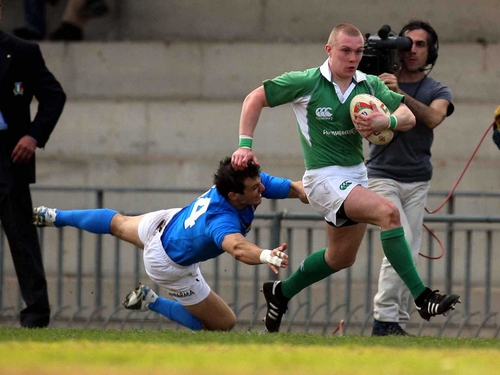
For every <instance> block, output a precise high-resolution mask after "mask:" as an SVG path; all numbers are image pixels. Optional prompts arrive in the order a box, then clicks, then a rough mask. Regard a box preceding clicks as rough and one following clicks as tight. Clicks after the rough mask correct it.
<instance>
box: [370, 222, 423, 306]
mask: <svg viewBox="0 0 500 375" xmlns="http://www.w3.org/2000/svg"><path fill="white" fill-rule="evenodd" d="M380 239H381V240H382V248H383V249H384V254H385V256H386V257H387V260H389V263H391V265H392V267H393V268H394V270H395V271H396V273H397V274H398V275H399V277H401V279H402V280H403V281H404V283H405V284H406V286H407V287H408V289H410V292H411V295H412V296H413V299H416V298H417V297H418V296H419V295H420V294H421V293H422V292H423V291H425V285H424V282H423V281H422V279H421V278H420V275H419V274H418V272H417V268H416V267H415V263H413V259H412V256H411V250H410V245H408V241H406V238H405V231H404V229H403V227H398V228H394V229H389V230H385V231H383V232H381V233H380Z"/></svg>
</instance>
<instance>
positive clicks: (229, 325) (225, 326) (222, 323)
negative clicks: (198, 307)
mask: <svg viewBox="0 0 500 375" xmlns="http://www.w3.org/2000/svg"><path fill="white" fill-rule="evenodd" d="M235 325H236V316H235V315H234V314H233V315H232V316H228V317H226V318H224V319H221V320H218V321H217V322H212V323H208V324H204V325H203V328H204V329H206V330H208V331H231V330H232V329H233V328H234V326H235Z"/></svg>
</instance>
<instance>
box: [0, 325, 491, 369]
mask: <svg viewBox="0 0 500 375" xmlns="http://www.w3.org/2000/svg"><path fill="white" fill-rule="evenodd" d="M499 369H500V340H498V339H470V338H464V339H456V338H435V337H383V338H375V337H368V336H349V335H347V336H334V335H328V336H327V335H313V334H294V333H292V334H287V333H279V334H264V333H260V332H229V333H220V332H190V331H141V330H103V329H52V328H51V329H38V330H28V329H22V328H0V373H1V374H2V375H20V374H23V375H24V374H36V375H49V374H50V375H59V374H85V375H86V374H89V375H90V374H93V375H101V374H113V375H124V374H126V375H128V374H141V375H142V374H162V375H163V374H169V375H170V374H208V375H211V374H232V375H235V374H236V375H237V374H259V375H264V374H273V375H274V374H276V375H278V374H286V375H296V374H297V375H298V374H301V375H302V374H305V375H307V374H314V375H317V374H329V375H335V374H345V375H351V374H352V375H365V374H366V375H368V374H370V375H371V374H384V375H385V374H388V375H392V374H405V375H406V374H408V375H413V374H415V375H424V374H439V375H443V374H453V375H462V374H463V375H465V374H467V375H468V374H471V373H474V374H475V373H478V374H481V375H490V374H495V375H496V374H498V373H499Z"/></svg>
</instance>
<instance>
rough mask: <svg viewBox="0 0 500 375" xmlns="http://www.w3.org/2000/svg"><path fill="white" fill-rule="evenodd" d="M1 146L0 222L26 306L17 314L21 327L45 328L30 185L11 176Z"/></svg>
mask: <svg viewBox="0 0 500 375" xmlns="http://www.w3.org/2000/svg"><path fill="white" fill-rule="evenodd" d="M1 133H3V132H1ZM2 143H3V142H2V140H0V222H1V223H2V227H3V230H4V232H5V235H6V237H7V241H8V243H9V247H10V252H11V254H12V260H13V263H14V268H15V270H16V275H17V279H18V282H19V286H20V289H21V295H22V297H23V300H24V302H25V303H26V308H24V309H23V310H22V311H21V313H20V320H21V326H22V327H33V328H34V327H46V326H48V324H49V322H50V306H49V297H48V292H47V280H46V278H45V271H44V267H43V259H42V252H41V250H40V242H39V239H38V232H37V229H36V227H35V226H34V225H33V224H32V211H33V204H32V200H31V192H30V185H29V183H28V182H27V181H23V180H24V179H21V181H19V179H16V176H15V173H10V172H12V168H11V167H12V166H11V165H10V164H11V163H10V154H9V155H6V153H8V151H10V150H9V148H10V147H5V144H2ZM6 158H7V159H6ZM0 281H1V280H0Z"/></svg>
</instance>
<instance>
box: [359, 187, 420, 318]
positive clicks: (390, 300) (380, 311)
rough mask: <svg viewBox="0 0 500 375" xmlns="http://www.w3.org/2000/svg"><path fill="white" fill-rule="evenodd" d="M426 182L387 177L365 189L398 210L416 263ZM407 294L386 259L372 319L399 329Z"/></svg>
mask: <svg viewBox="0 0 500 375" xmlns="http://www.w3.org/2000/svg"><path fill="white" fill-rule="evenodd" d="M429 186H430V184H429V181H425V182H412V183H402V182H398V181H395V180H391V179H386V178H370V179H369V180H368V187H369V188H370V189H371V190H372V191H374V192H376V193H378V194H380V195H382V196H384V197H386V198H388V199H390V200H391V201H392V202H394V203H395V204H396V206H398V208H399V212H400V216H401V224H402V225H403V228H404V230H405V237H406V240H407V241H408V243H409V244H410V248H411V252H412V256H413V261H414V262H415V263H416V261H417V257H418V253H419V251H420V244H421V241H422V223H423V220H424V210H425V203H426V199H427V193H428V192H429ZM409 300H410V291H409V290H408V288H407V287H406V285H405V284H404V283H403V281H402V280H401V278H400V277H399V276H398V274H397V273H396V271H395V270H394V268H392V266H391V264H390V263H389V261H388V260H387V258H386V257H384V259H383V260H382V266H381V268H380V275H379V279H378V292H377V294H376V295H375V298H374V300H373V302H374V318H375V319H377V320H380V321H382V322H399V324H400V325H401V327H402V328H404V327H405V326H406V323H407V322H408V321H409V320H410V315H409V313H408V307H409V306H408V303H409Z"/></svg>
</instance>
